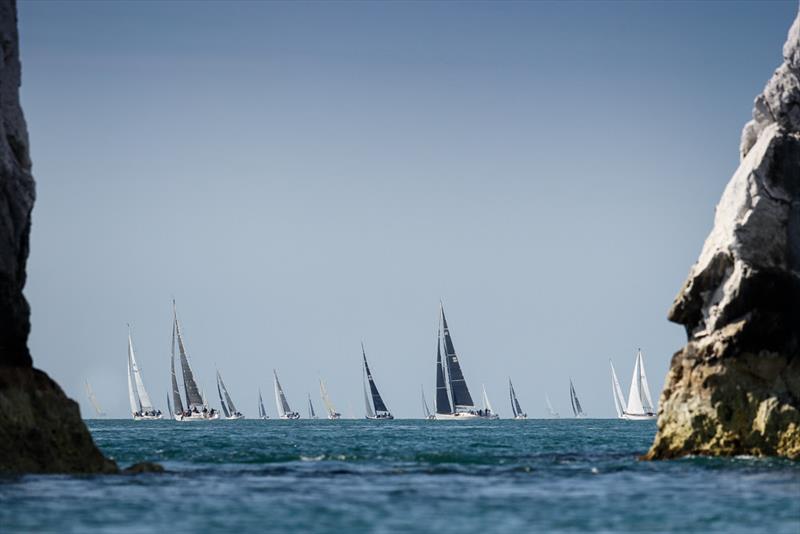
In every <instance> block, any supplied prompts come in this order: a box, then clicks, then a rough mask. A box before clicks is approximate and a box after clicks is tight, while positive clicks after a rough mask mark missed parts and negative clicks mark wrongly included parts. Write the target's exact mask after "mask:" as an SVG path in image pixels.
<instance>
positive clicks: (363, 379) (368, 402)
mask: <svg viewBox="0 0 800 534" xmlns="http://www.w3.org/2000/svg"><path fill="white" fill-rule="evenodd" d="M362 371H363V373H362V376H361V385H362V386H363V387H364V409H365V410H366V412H367V417H375V411H374V410H373V409H372V400H371V399H370V398H369V393H367V378H366V376H367V371H366V369H362Z"/></svg>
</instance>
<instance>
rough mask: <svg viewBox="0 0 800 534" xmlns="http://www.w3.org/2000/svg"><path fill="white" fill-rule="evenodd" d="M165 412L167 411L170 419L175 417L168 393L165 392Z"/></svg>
mask: <svg viewBox="0 0 800 534" xmlns="http://www.w3.org/2000/svg"><path fill="white" fill-rule="evenodd" d="M167 412H168V413H169V418H170V419H172V418H173V417H175V413H174V412H173V411H172V403H171V402H170V401H169V393H167Z"/></svg>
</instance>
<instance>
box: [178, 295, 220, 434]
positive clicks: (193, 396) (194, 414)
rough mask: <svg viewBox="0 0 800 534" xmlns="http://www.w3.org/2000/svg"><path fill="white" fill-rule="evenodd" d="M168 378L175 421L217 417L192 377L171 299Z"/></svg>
mask: <svg viewBox="0 0 800 534" xmlns="http://www.w3.org/2000/svg"><path fill="white" fill-rule="evenodd" d="M176 342H177V345H178V349H179V352H180V364H181V378H183V390H184V392H185V394H186V409H184V408H183V406H184V404H183V401H182V399H181V391H180V388H179V387H178V378H177V375H176V374H175V344H176ZM170 379H171V380H172V403H173V406H174V410H175V414H174V417H175V420H176V421H208V420H213V419H219V412H218V411H216V410H215V409H213V408H212V409H211V410H209V409H208V406H207V404H206V401H205V396H204V395H203V394H201V393H200V390H199V389H198V387H197V382H195V379H194V372H192V366H191V365H190V364H189V356H188V355H187V354H186V346H185V345H184V343H183V336H182V335H181V326H180V323H179V322H178V311H177V308H176V306H175V301H174V300H173V301H172V352H171V353H170Z"/></svg>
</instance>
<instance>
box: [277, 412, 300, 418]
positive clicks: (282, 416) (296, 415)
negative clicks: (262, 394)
mask: <svg viewBox="0 0 800 534" xmlns="http://www.w3.org/2000/svg"><path fill="white" fill-rule="evenodd" d="M278 419H300V414H299V413H287V414H284V415H279V416H278Z"/></svg>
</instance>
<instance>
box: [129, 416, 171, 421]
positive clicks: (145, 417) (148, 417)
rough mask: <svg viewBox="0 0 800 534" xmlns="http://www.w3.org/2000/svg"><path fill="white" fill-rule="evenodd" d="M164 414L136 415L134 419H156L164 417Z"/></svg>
mask: <svg viewBox="0 0 800 534" xmlns="http://www.w3.org/2000/svg"><path fill="white" fill-rule="evenodd" d="M163 417H164V416H163V415H134V416H133V420H134V421H155V420H156V419H163Z"/></svg>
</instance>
